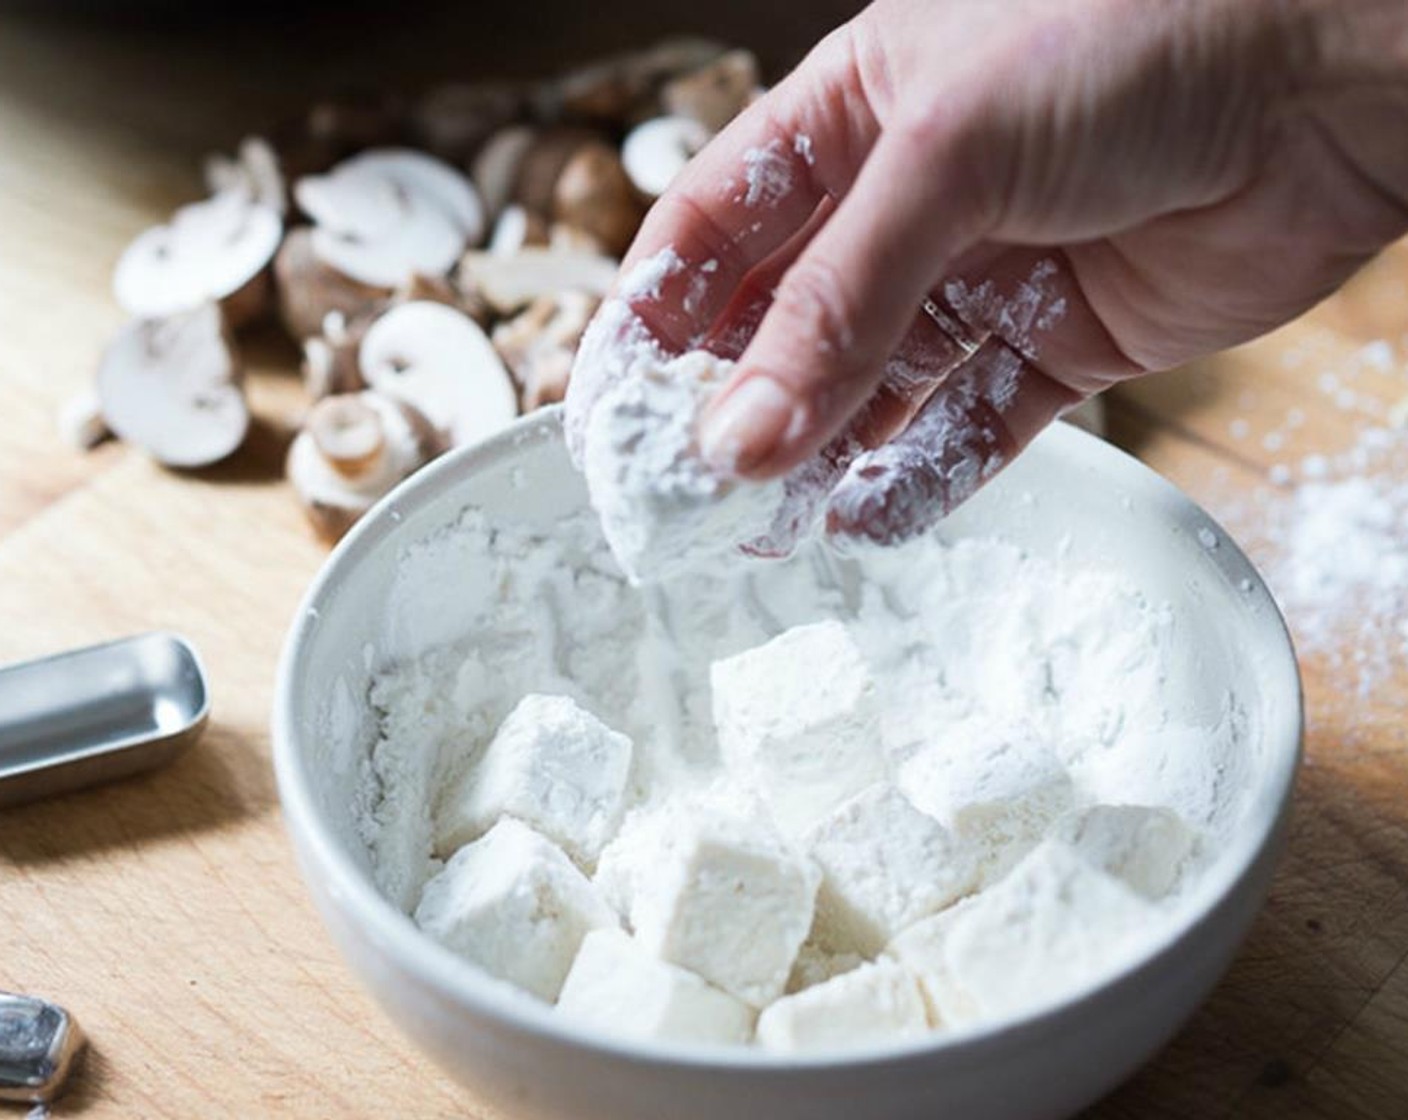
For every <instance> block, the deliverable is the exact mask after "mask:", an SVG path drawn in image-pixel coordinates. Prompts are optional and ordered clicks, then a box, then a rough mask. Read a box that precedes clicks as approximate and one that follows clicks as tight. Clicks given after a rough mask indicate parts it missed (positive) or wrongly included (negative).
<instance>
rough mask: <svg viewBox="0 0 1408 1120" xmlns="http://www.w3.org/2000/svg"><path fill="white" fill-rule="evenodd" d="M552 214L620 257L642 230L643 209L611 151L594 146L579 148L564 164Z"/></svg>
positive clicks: (596, 144)
mask: <svg viewBox="0 0 1408 1120" xmlns="http://www.w3.org/2000/svg"><path fill="white" fill-rule="evenodd" d="M552 215H553V217H554V218H555V219H556V220H557V221H559V222H561V223H563V224H564V225H566V226H569V227H571V228H573V229H578V230H581V231H583V232H584V233H586V234H588V235H590V236H591V237H592V238H594V239H595V240H596V242H597V243H598V244H599V245H600V246H601V248H602V250H603V251H604V252H606V253H607V254H609V255H611V256H615V257H619V256H621V255H622V254H623V253H625V251H626V250H627V249H628V248H629V247H630V244H631V240H632V238H634V237H635V235H636V230H637V229H639V228H640V222H641V219H642V218H643V217H644V216H645V207H644V206H643V205H642V204H641V201H640V196H639V195H638V194H637V192H636V190H635V188H634V187H633V186H632V184H631V180H630V178H629V176H627V174H626V172H625V169H624V168H623V167H622V166H621V159H620V157H619V156H617V154H616V151H615V149H614V148H612V147H610V146H609V145H606V144H603V143H600V142H594V143H590V144H584V145H582V146H581V147H580V148H578V149H577V150H576V151H575V152H574V153H573V154H572V157H571V158H570V159H569V160H568V161H567V162H566V163H565V164H564V165H563V167H562V170H561V172H560V173H559V175H558V178H557V182H556V183H555V184H554V186H553V195H552Z"/></svg>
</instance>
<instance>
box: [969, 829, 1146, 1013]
mask: <svg viewBox="0 0 1408 1120" xmlns="http://www.w3.org/2000/svg"><path fill="white" fill-rule="evenodd" d="M1161 924H1162V923H1161V919H1160V914H1159V911H1158V910H1156V909H1155V908H1154V907H1153V906H1152V905H1151V904H1150V903H1148V902H1146V901H1144V900H1143V899H1142V898H1140V897H1139V896H1138V895H1136V894H1135V893H1134V892H1133V891H1131V890H1130V889H1129V888H1128V887H1126V886H1125V885H1124V884H1123V883H1120V882H1119V881H1117V880H1115V879H1113V878H1111V877H1110V876H1108V875H1106V874H1105V873H1104V872H1103V871H1097V870H1096V869H1095V868H1093V867H1091V866H1090V865H1089V864H1088V863H1086V862H1085V861H1084V860H1083V859H1081V858H1080V856H1078V855H1077V854H1076V853H1075V852H1074V851H1072V850H1071V849H1070V848H1068V847H1066V846H1065V845H1064V844H1060V843H1057V842H1055V841H1049V840H1048V841H1046V842H1044V843H1042V844H1040V845H1038V846H1037V847H1036V848H1035V849H1033V850H1032V852H1031V853H1030V854H1028V855H1027V856H1026V858H1025V859H1023V860H1022V862H1021V863H1019V864H1018V865H1017V866H1016V867H1014V868H1013V869H1012V871H1011V873H1010V874H1009V875H1008V876H1007V878H1005V879H1003V880H1002V881H1001V882H1000V883H998V884H997V885H996V886H994V887H992V888H990V889H989V890H987V891H985V892H983V893H982V894H981V895H979V896H977V898H976V899H974V901H973V903H972V905H970V906H968V907H965V909H964V912H963V913H962V914H959V915H957V916H956V917H955V918H954V920H953V925H952V927H951V928H950V929H949V931H948V935H947V938H946V939H945V945H944V957H945V960H946V962H947V968H948V971H949V973H950V974H951V976H952V977H953V979H954V981H955V982H956V983H957V985H959V986H960V987H961V989H962V990H963V991H964V992H966V993H967V995H968V997H969V998H970V999H971V1001H972V1004H973V1007H974V1009H975V1011H976V1013H977V1014H978V1015H980V1016H981V1017H982V1018H984V1019H999V1018H1003V1017H1006V1016H1011V1015H1019V1014H1024V1013H1026V1012H1029V1011H1032V1010H1035V1009H1037V1008H1038V1007H1039V1006H1042V1005H1045V1004H1049V1003H1052V1002H1055V1001H1057V1000H1059V999H1063V998H1066V997H1068V996H1070V995H1072V994H1074V993H1075V992H1077V991H1079V990H1080V989H1082V988H1085V987H1087V986H1089V985H1092V984H1094V983H1096V982H1098V981H1099V980H1101V979H1103V978H1105V977H1107V976H1110V975H1112V974H1113V973H1115V972H1117V971H1118V970H1119V969H1120V968H1121V967H1123V966H1124V965H1125V964H1127V963H1129V962H1130V961H1131V960H1132V958H1133V957H1134V956H1136V955H1137V954H1138V953H1139V952H1140V951H1141V950H1143V949H1145V948H1147V947H1148V946H1149V944H1150V943H1151V939H1152V938H1153V936H1154V935H1156V933H1157V931H1158V930H1159V928H1160V926H1161Z"/></svg>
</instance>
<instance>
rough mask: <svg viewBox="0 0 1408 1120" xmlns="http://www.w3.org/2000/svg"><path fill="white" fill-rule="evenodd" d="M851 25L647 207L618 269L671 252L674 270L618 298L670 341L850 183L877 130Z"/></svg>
mask: <svg viewBox="0 0 1408 1120" xmlns="http://www.w3.org/2000/svg"><path fill="white" fill-rule="evenodd" d="M846 35H847V31H846V29H845V28H842V29H841V30H840V31H837V32H834V33H833V34H832V35H830V36H828V37H827V38H826V39H824V40H823V41H822V42H821V43H820V44H819V45H818V46H817V47H816V48H815V49H814V50H813V51H812V53H811V54H810V55H808V56H807V58H806V59H804V60H803V61H802V63H801V64H800V65H799V66H798V67H797V69H796V70H794V71H793V72H792V73H791V74H790V75H789V76H788V77H787V78H786V79H784V80H783V81H782V82H781V83H780V84H779V85H778V86H776V87H774V88H773V89H772V90H770V91H769V92H768V93H766V94H765V95H764V96H763V97H762V98H760V99H759V100H758V101H757V102H755V103H754V104H753V105H751V106H749V108H748V109H746V110H745V111H744V112H743V113H742V114H741V115H740V116H738V117H737V118H736V119H735V120H734V121H733V122H732V123H731V124H729V125H728V127H727V128H725V129H724V131H723V132H721V133H720V134H719V135H718V136H716V137H715V138H714V139H713V140H712V141H711V142H710V143H709V144H708V146H706V147H705V148H704V149H703V151H701V152H700V153H699V154H698V155H696V156H695V157H694V159H693V160H692V161H691V162H690V163H689V164H688V165H687V166H686V168H685V170H684V171H683V172H682V173H681V174H680V176H679V178H678V179H677V180H676V181H675V182H674V183H672V184H671V186H670V188H669V189H668V190H667V191H666V192H665V194H663V195H662V196H661V197H660V199H659V200H658V201H657V202H656V203H655V205H654V206H653V207H652V208H651V210H650V212H649V214H647V215H646V218H645V221H644V222H643V223H642V225H641V229H640V231H639V233H638V234H637V235H636V239H635V241H634V243H633V244H632V246H631V248H630V251H629V252H628V253H627V254H626V257H625V259H624V260H623V261H622V269H621V275H622V276H623V277H629V276H631V275H632V273H633V272H634V271H635V270H636V269H637V268H638V267H639V266H640V264H641V262H643V261H649V260H652V259H655V258H657V257H658V256H659V254H661V253H662V252H665V251H669V252H670V253H672V254H673V256H674V258H675V261H676V263H677V266H678V267H677V268H675V269H674V270H673V271H672V273H671V274H670V275H669V276H667V277H665V278H664V279H663V282H661V283H658V284H655V285H653V286H652V287H651V289H650V290H649V291H647V292H638V291H637V292H633V291H631V290H629V286H628V285H627V284H626V283H625V282H623V286H622V287H621V288H620V289H618V295H619V296H620V297H621V298H623V299H625V300H626V301H627V302H628V303H629V304H630V305H631V307H632V309H633V310H634V311H635V312H636V314H637V315H639V316H640V318H641V319H642V320H643V321H644V322H645V324H646V326H647V327H648V328H649V330H650V332H651V333H652V334H653V335H654V336H655V337H656V338H657V339H658V340H659V341H660V342H661V343H662V344H663V345H664V346H665V347H666V348H667V349H674V350H683V349H686V348H688V347H690V346H691V345H692V344H694V343H695V341H696V340H697V339H698V337H699V336H700V335H701V334H702V333H703V332H704V331H706V330H707V328H708V327H709V326H710V325H711V324H712V323H713V322H714V320H715V319H716V318H717V317H718V315H719V314H720V313H721V312H722V311H723V310H724V308H725V306H726V305H727V304H728V302H729V298H730V296H731V295H732V293H733V292H734V291H735V289H737V288H738V287H739V286H740V285H741V284H742V282H743V280H744V278H745V277H746V276H747V275H748V273H749V272H751V271H752V270H753V269H754V268H756V267H757V266H758V265H760V264H762V263H763V262H764V261H765V260H767V259H768V258H769V257H770V256H772V255H773V254H774V253H775V252H776V251H777V250H779V249H780V248H782V246H783V245H785V244H786V242H787V241H788V240H789V239H791V238H792V237H793V236H794V235H795V234H796V233H797V232H798V231H799V230H800V229H802V227H803V226H804V225H805V224H806V223H807V222H808V220H809V219H810V218H811V217H812V215H813V214H814V213H815V212H816V210H817V208H818V206H820V205H821V204H822V203H823V201H825V200H826V199H828V198H839V197H840V196H841V195H843V194H845V192H846V190H847V189H849V187H850V185H851V183H852V182H853V181H854V178H855V175H856V173H857V171H858V169H859V167H860V165H861V163H862V162H864V159H865V156H866V154H867V153H868V152H869V151H870V149H871V147H872V146H873V145H874V143H875V140H876V138H877V136H878V135H879V126H878V124H877V122H876V119H875V116H874V114H873V113H872V112H871V111H870V108H869V105H868V104H867V103H866V101H865V99H864V98H863V97H860V96H859V95H858V94H857V93H856V91H855V90H854V89H852V88H851V86H852V85H853V82H852V81H851V80H850V75H851V74H852V73H853V70H852V68H851V66H850V53H849V49H848V47H847V45H846Z"/></svg>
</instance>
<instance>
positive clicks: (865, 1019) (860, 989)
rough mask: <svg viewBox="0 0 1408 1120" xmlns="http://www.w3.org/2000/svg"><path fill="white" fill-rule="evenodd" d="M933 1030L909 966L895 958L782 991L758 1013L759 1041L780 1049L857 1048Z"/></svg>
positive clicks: (802, 1050) (766, 1047)
mask: <svg viewBox="0 0 1408 1120" xmlns="http://www.w3.org/2000/svg"><path fill="white" fill-rule="evenodd" d="M928 1030H929V1022H928V1019H927V1018H926V1016H925V1014H924V1000H923V997H922V996H921V995H920V993H919V985H918V984H917V983H916V981H915V978H914V976H913V974H912V973H910V971H909V970H908V969H906V968H904V967H902V966H901V965H899V964H896V963H895V962H894V961H880V962H877V963H875V964H864V965H861V966H860V968H857V969H855V970H854V971H852V972H846V973H842V974H841V975H840V976H837V977H836V978H835V979H833V980H828V981H826V982H825V983H824V984H818V985H817V986H816V987H814V988H808V989H807V990H806V991H803V992H798V993H797V994H796V995H794V996H784V997H783V998H782V999H780V1000H778V1001H777V1002H776V1003H774V1004H771V1005H769V1006H768V1007H767V1008H765V1009H764V1011H763V1013H762V1014H761V1015H759V1016H758V1033H757V1040H758V1045H759V1046H761V1047H762V1048H763V1049H764V1050H773V1051H777V1052H780V1053H789V1054H795V1053H802V1052H808V1051H827V1050H848V1051H849V1050H856V1049H860V1048H863V1047H866V1046H883V1045H887V1044H889V1043H893V1042H898V1041H900V1040H902V1039H906V1038H917V1037H919V1036H921V1035H923V1034H925V1033H926V1032H927V1031H928Z"/></svg>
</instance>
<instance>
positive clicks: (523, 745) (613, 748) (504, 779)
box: [435, 694, 631, 867]
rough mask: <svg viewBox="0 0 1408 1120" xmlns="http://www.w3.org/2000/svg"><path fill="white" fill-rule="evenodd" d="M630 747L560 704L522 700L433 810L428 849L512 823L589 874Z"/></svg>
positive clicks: (612, 822)
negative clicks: (552, 846) (514, 820)
mask: <svg viewBox="0 0 1408 1120" xmlns="http://www.w3.org/2000/svg"><path fill="white" fill-rule="evenodd" d="M630 771H631V741H630V739H628V738H627V737H626V736H625V735H622V734H620V733H619V732H616V731H612V730H611V728H609V727H607V726H606V725H605V724H604V723H602V722H601V721H600V720H599V719H597V718H596V717H595V716H593V715H592V714H591V713H590V712H588V711H585V710H584V709H582V708H580V707H578V706H577V704H576V703H574V702H573V701H572V700H571V699H570V698H569V697H566V696H544V695H537V694H534V695H529V696H525V697H524V698H523V699H522V700H520V701H519V702H518V705H517V706H516V707H515V708H514V709H513V711H511V712H510V713H509V714H508V716H507V718H506V719H505V720H504V721H503V723H502V724H500V726H499V730H498V733H497V734H496V735H495V736H494V739H493V741H492V742H491V743H490V744H489V747H488V749H487V750H486V751H485V753H484V756H483V757H482V758H481V759H480V760H479V761H478V762H477V764H475V765H473V766H471V767H470V768H469V769H468V771H466V773H465V774H464V775H463V777H462V779H461V781H460V782H459V784H458V785H457V786H455V787H454V788H453V789H451V790H450V791H449V793H448V795H447V796H446V797H445V799H444V800H443V801H442V802H441V804H440V808H439V811H438V813H437V814H436V822H435V823H436V849H437V851H441V852H452V851H454V850H455V849H457V848H459V847H461V846H462V845H464V844H467V843H469V842H470V841H472V840H475V839H477V838H478V837H480V836H482V835H484V833H486V832H487V831H488V830H489V829H490V828H491V827H493V825H494V822H495V821H497V820H498V819H499V818H500V817H515V818H517V819H518V820H521V821H523V822H524V823H525V824H527V825H530V826H532V827H533V828H535V829H536V830H537V831H539V832H541V833H542V834H543V835H544V836H546V837H548V838H549V839H551V840H552V841H553V842H555V843H556V844H558V845H560V846H561V847H562V848H563V849H564V850H565V851H566V852H567V854H568V855H570V856H571V857H572V858H573V859H575V860H576V861H577V862H578V863H580V864H582V865H583V866H586V867H590V866H591V865H592V864H594V863H595V862H596V859H597V856H599V855H600V854H601V849H602V846H603V845H604V844H605V843H606V842H607V841H608V840H610V839H611V837H612V835H613V834H614V833H615V831H616V827H617V825H618V824H619V823H620V820H621V812H622V809H623V807H624V805H625V798H626V783H627V781H628V779H629V778H630Z"/></svg>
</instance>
